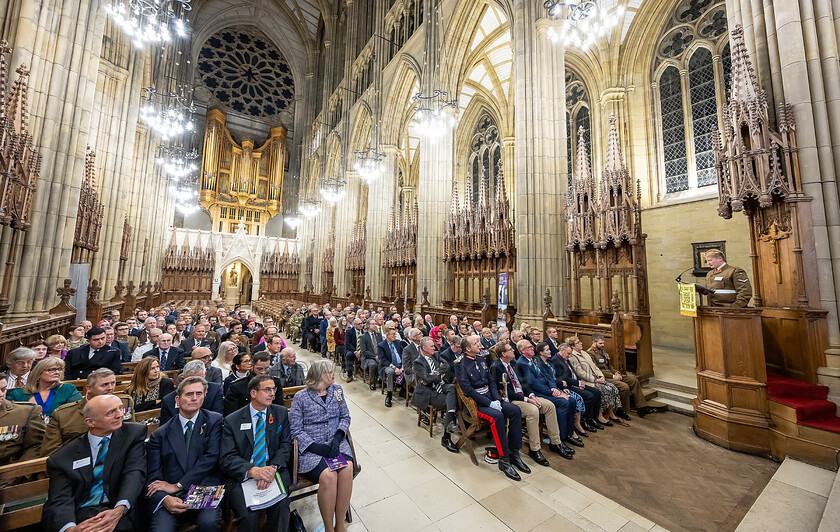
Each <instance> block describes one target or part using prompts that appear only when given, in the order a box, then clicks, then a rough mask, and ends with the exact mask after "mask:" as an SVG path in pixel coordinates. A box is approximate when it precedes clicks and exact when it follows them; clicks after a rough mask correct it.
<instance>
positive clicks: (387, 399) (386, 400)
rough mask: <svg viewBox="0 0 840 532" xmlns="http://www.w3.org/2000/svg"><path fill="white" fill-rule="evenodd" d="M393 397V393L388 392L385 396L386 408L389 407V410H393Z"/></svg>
mask: <svg viewBox="0 0 840 532" xmlns="http://www.w3.org/2000/svg"><path fill="white" fill-rule="evenodd" d="M392 395H393V392H388V394H387V395H386V396H385V406H387V407H388V408H391V396H392Z"/></svg>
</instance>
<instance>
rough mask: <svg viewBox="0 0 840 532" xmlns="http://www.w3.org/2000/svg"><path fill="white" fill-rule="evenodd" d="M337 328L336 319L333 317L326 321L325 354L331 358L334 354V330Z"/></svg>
mask: <svg viewBox="0 0 840 532" xmlns="http://www.w3.org/2000/svg"><path fill="white" fill-rule="evenodd" d="M336 329H338V320H337V319H335V317H332V318H330V321H328V322H327V333H326V334H327V356H328V357H330V358H333V357H334V356H335V330H336Z"/></svg>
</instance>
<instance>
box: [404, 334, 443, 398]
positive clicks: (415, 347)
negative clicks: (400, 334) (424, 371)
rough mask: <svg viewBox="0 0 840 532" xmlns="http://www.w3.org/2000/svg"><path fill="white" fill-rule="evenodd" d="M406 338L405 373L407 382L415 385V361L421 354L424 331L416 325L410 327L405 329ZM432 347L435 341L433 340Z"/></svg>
mask: <svg viewBox="0 0 840 532" xmlns="http://www.w3.org/2000/svg"><path fill="white" fill-rule="evenodd" d="M404 334H405V337H406V340H405V345H404V346H403V351H402V355H401V356H402V359H403V373H405V382H406V383H407V384H409V385H412V386H413V385H414V383H415V376H414V361H415V360H417V358H418V357H419V356H420V340H421V339H422V338H423V333H422V331H420V330H419V329H415V328H414V327H408V328H406V329H405V331H404ZM431 344H432V348H434V346H435V343H434V342H431Z"/></svg>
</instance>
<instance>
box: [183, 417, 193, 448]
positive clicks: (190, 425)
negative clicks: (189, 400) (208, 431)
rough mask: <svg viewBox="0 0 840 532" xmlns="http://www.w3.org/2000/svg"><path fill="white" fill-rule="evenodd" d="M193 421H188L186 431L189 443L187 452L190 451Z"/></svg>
mask: <svg viewBox="0 0 840 532" xmlns="http://www.w3.org/2000/svg"><path fill="white" fill-rule="evenodd" d="M192 433H193V422H192V421H187V430H185V431H184V441H185V442H186V444H187V454H189V452H190V440H191V439H192Z"/></svg>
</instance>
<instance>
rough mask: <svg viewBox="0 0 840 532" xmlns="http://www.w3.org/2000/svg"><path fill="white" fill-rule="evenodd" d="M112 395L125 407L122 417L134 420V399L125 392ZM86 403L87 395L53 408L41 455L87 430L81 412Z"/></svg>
mask: <svg viewBox="0 0 840 532" xmlns="http://www.w3.org/2000/svg"><path fill="white" fill-rule="evenodd" d="M114 395H116V396H117V397H119V398H120V400H121V401H122V403H123V408H125V416H124V417H123V419H124V420H125V421H134V400H133V399H132V398H131V397H129V396H127V395H125V394H121V393H117V394H114ZM86 404H87V397H85V398H82V399H80V400H78V401H76V402H75V403H70V404H66V405H61V406H60V407H58V408H56V409H55V411H54V412H53V415H52V418H51V419H50V424H49V425H47V432H46V434H44V441H43V443H42V444H41V451H40V452H41V456H49V455H50V454H52V453H53V452H55V451H56V450H57V449H58V448H59V447H61V446H62V445H64V444H65V443H67V442H68V441H70V440H72V439H73V438H75V437H76V436H78V435H80V434H84V433H85V432H87V431H88V426H87V423H85V417H84V415H83V414H82V410H83V409H84V407H85V405H86Z"/></svg>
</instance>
